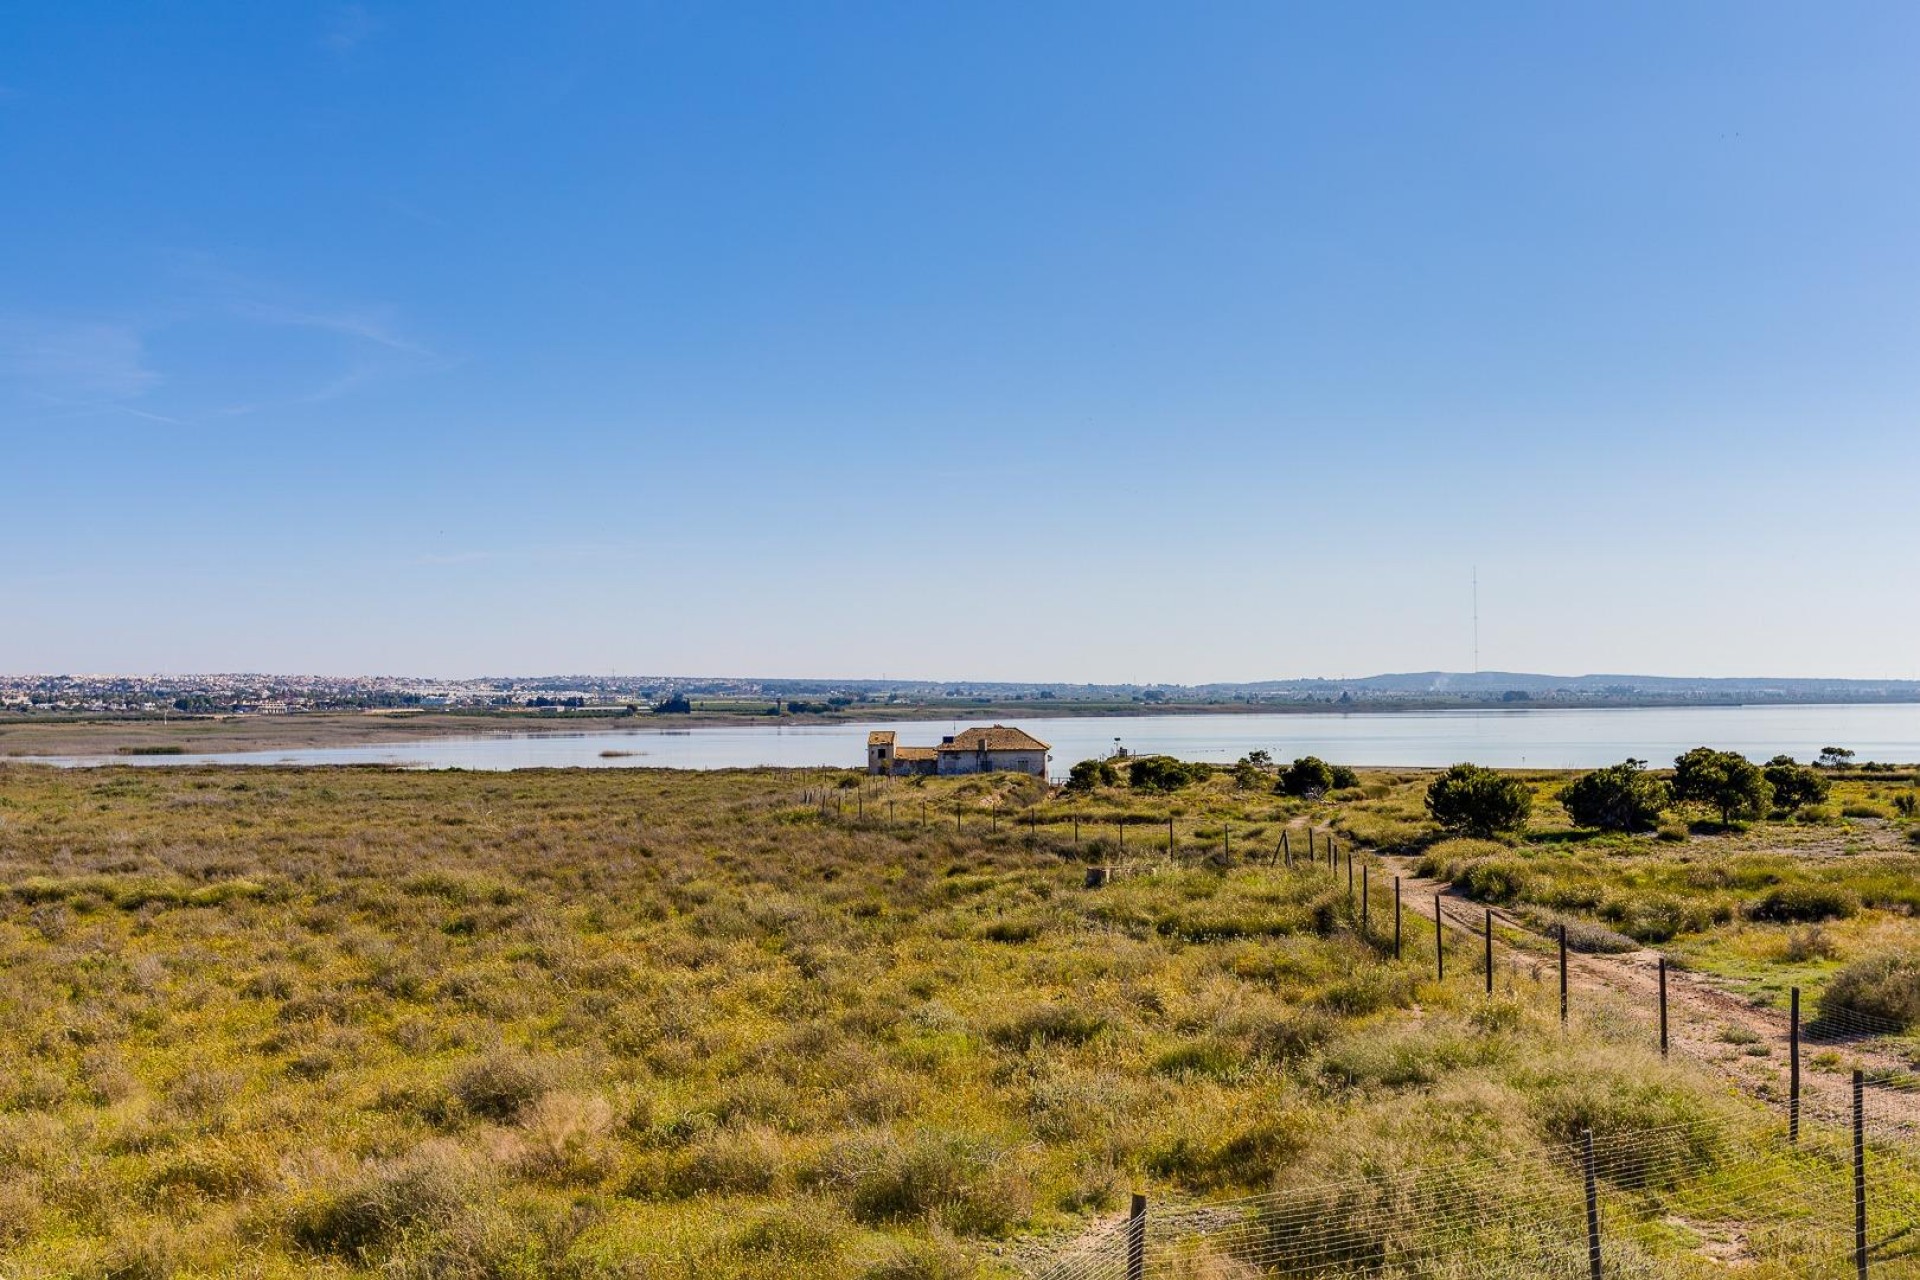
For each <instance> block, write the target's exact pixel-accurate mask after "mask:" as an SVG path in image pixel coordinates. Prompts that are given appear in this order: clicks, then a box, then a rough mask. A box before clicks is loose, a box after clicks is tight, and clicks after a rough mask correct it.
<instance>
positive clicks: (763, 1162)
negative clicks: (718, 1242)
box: [666, 1128, 786, 1196]
mask: <svg viewBox="0 0 1920 1280" xmlns="http://www.w3.org/2000/svg"><path fill="white" fill-rule="evenodd" d="M785 1170H786V1161H785V1159H784V1158H783V1156H782V1153H781V1149H780V1142H779V1139H778V1137H777V1136H776V1135H775V1134H773V1133H772V1132H771V1131H769V1130H766V1129H760V1128H748V1129H721V1130H718V1131H716V1132H713V1133H709V1134H707V1135H706V1136H705V1137H703V1138H701V1139H700V1140H699V1141H698V1142H696V1143H694V1145H693V1146H692V1147H690V1148H689V1149H688V1150H687V1151H685V1152H683V1153H682V1154H681V1155H680V1156H679V1158H678V1159H677V1160H676V1161H675V1162H674V1164H673V1167H672V1169H671V1171H670V1172H669V1173H668V1176H667V1180H666V1187H667V1190H668V1191H670V1192H672V1193H673V1194H674V1195H680V1196H693V1195H701V1194H715V1195H735V1196H764V1195H767V1194H769V1193H770V1192H772V1191H773V1190H774V1188H776V1187H778V1186H779V1185H780V1182H781V1178H782V1176H783V1174H784V1173H785Z"/></svg>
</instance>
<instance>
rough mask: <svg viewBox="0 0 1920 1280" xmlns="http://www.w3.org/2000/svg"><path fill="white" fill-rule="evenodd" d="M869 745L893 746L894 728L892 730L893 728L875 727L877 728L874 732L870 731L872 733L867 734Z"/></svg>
mask: <svg viewBox="0 0 1920 1280" xmlns="http://www.w3.org/2000/svg"><path fill="white" fill-rule="evenodd" d="M867 745H868V746H870V747H890V746H892V745H893V730H891V729H875V730H874V731H873V732H872V733H870V734H868V735H867Z"/></svg>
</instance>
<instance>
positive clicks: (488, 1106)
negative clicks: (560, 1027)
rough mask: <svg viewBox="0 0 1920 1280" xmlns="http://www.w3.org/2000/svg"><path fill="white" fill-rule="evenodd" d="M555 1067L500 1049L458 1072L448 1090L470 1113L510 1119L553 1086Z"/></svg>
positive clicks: (488, 1117)
mask: <svg viewBox="0 0 1920 1280" xmlns="http://www.w3.org/2000/svg"><path fill="white" fill-rule="evenodd" d="M553 1081H554V1075H553V1069H552V1067H551V1066H550V1065H549V1064H548V1063H546V1062H543V1061H541V1060H539V1059H536V1058H531V1057H529V1056H527V1055H526V1054H524V1053H515V1052H510V1051H498V1052H494V1053H490V1054H488V1055H487V1056H486V1057H484V1058H481V1059H480V1060H479V1061H477V1062H472V1063H469V1064H468V1065H466V1066H465V1067H462V1068H461V1069H460V1070H459V1071H458V1072H457V1073H455V1075H454V1077H453V1079H452V1081H451V1082H450V1083H449V1085H448V1089H447V1092H448V1094H449V1096H450V1097H451V1098H452V1099H453V1101H455V1102H457V1103H458V1104H459V1105H460V1107H461V1108H462V1109H464V1110H465V1111H466V1112H467V1113H468V1114H469V1115H475V1116H482V1117H484V1118H486V1119H488V1120H511V1119H513V1118H514V1117H515V1116H517V1115H519V1114H520V1109H521V1108H522V1107H525V1106H526V1105H527V1104H528V1103H530V1102H532V1101H533V1100H534V1099H535V1098H537V1097H539V1096H540V1095H541V1094H543V1093H545V1092H546V1091H547V1090H548V1089H550V1088H552V1087H553Z"/></svg>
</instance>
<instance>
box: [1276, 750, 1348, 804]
mask: <svg viewBox="0 0 1920 1280" xmlns="http://www.w3.org/2000/svg"><path fill="white" fill-rule="evenodd" d="M1333 787H1334V778H1333V766H1332V765H1330V764H1328V763H1327V762H1326V761H1325V760H1322V759H1321V758H1320V757H1319V756H1301V757H1300V758H1299V759H1297V760H1295V761H1294V762H1293V763H1292V764H1290V765H1288V766H1287V767H1286V768H1284V769H1282V770H1281V771H1280V781H1279V783H1278V784H1276V785H1275V787H1274V790H1275V791H1278V792H1279V793H1280V794H1282V795H1288V796H1318V795H1325V794H1326V793H1327V792H1329V791H1331V790H1333Z"/></svg>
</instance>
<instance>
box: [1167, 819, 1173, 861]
mask: <svg viewBox="0 0 1920 1280" xmlns="http://www.w3.org/2000/svg"><path fill="white" fill-rule="evenodd" d="M1167 856H1169V857H1171V856H1173V815H1172V814H1168V815H1167Z"/></svg>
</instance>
